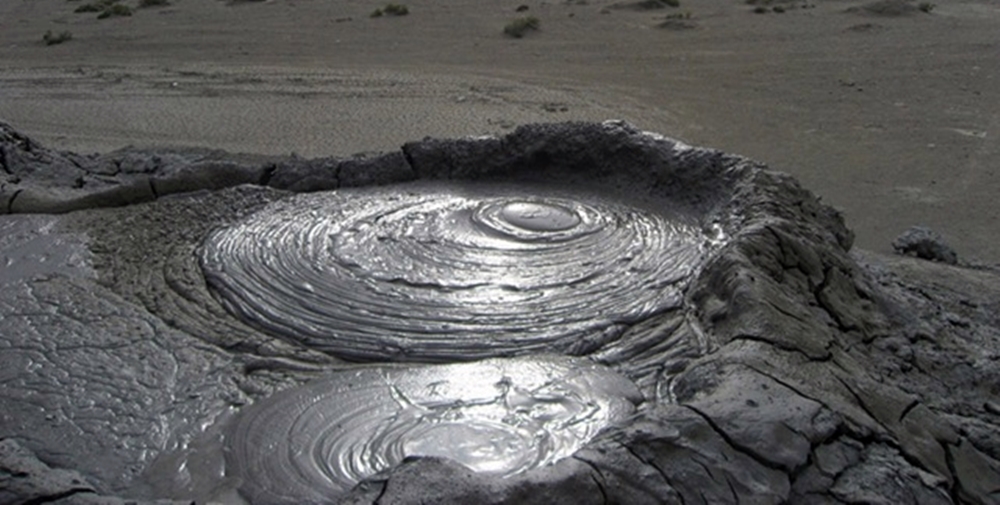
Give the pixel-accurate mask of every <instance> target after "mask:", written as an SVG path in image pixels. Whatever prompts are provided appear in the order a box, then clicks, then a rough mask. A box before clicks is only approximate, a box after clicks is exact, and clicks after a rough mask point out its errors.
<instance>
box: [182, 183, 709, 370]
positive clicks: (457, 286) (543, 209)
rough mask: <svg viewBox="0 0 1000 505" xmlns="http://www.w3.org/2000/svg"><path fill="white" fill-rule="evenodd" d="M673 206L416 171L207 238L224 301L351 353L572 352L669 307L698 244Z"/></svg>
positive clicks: (363, 357)
mask: <svg viewBox="0 0 1000 505" xmlns="http://www.w3.org/2000/svg"><path fill="white" fill-rule="evenodd" d="M706 243H707V240H706V237H705V236H704V235H703V234H702V232H701V230H700V229H699V228H698V227H697V226H695V225H693V224H691V223H690V220H684V219H682V218H680V217H679V216H676V215H671V214H669V213H665V212H659V211H655V212H654V211H650V210H646V209H643V208H639V207H634V206H632V205H629V204H627V203H623V202H622V201H620V200H615V199H611V198H607V197H599V196H594V195H592V194H583V193H579V194H578V193H571V192H566V191H555V190H552V189H551V188H548V189H546V188H538V187H527V188H526V187H523V186H519V187H507V186H503V185H495V184H491V185H481V184H474V183H466V184H461V185H457V184H440V183H438V184H431V183H423V184H412V185H408V186H395V187H392V188H364V189H354V190H342V191H337V192H326V193H313V194H307V195H298V196H294V197H291V198H289V199H286V200H283V201H281V202H277V203H276V204H273V205H272V206H270V207H269V208H267V209H265V210H263V211H262V212H260V213H258V214H255V215H253V216H250V217H249V218H248V219H245V220H244V221H242V222H240V223H237V224H236V225H234V226H231V227H229V228H225V229H222V230H219V231H217V232H216V233H214V234H213V235H211V236H210V237H209V238H208V240H207V241H206V243H205V244H204V246H203V248H202V249H201V253H200V254H201V264H202V268H203V270H204V272H205V274H206V277H207V279H208V281H209V284H210V285H211V286H212V287H213V288H214V289H215V291H216V293H217V294H218V295H220V298H221V299H222V301H223V303H224V305H226V306H227V308H228V309H229V310H230V311H232V312H234V313H236V314H238V315H240V316H241V317H243V318H245V319H248V320H250V321H251V322H253V323H254V324H255V325H257V326H259V327H261V328H263V329H265V330H266V331H269V332H270V333H272V334H275V335H277V336H279V337H282V338H285V339H288V340H292V341H296V342H300V343H302V344H304V345H306V346H308V347H310V348H314V349H319V350H323V351H325V352H329V353H332V354H334V355H337V356H340V357H343V358H346V359H351V360H360V361H425V362H426V361H448V362H450V361H468V360H475V359H483V358H489V357H496V356H511V355H523V354H531V353H538V352H555V353H563V354H572V355H582V354H587V353H590V352H593V351H595V350H597V349H600V348H601V347H602V346H604V345H605V344H606V343H607V342H609V341H611V340H613V339H615V338H617V336H618V334H619V333H620V329H621V327H622V326H623V325H628V324H631V323H635V322H637V321H641V320H643V319H645V318H647V317H649V316H651V315H654V314H657V313H660V312H663V311H665V310H669V309H673V308H677V307H678V306H679V305H680V303H681V299H682V295H681V290H682V288H683V285H684V281H685V280H686V279H687V278H688V277H689V276H690V275H691V273H692V272H693V271H694V269H695V268H696V267H697V265H699V264H700V262H701V261H702V259H703V257H704V255H705V253H706V247H707V246H706Z"/></svg>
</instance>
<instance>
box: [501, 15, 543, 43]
mask: <svg viewBox="0 0 1000 505" xmlns="http://www.w3.org/2000/svg"><path fill="white" fill-rule="evenodd" d="M540 25H541V21H539V20H538V18H536V17H534V16H528V17H524V18H517V19H515V20H513V21H511V22H510V23H507V26H504V27H503V33H504V35H506V36H508V37H514V38H515V39H519V38H521V37H524V36H525V34H527V33H528V32H529V31H534V30H538V27H539V26H540Z"/></svg>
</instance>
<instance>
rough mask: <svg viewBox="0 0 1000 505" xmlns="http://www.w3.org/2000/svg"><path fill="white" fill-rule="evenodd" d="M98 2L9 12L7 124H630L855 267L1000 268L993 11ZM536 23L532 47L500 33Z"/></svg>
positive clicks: (39, 133)
mask: <svg viewBox="0 0 1000 505" xmlns="http://www.w3.org/2000/svg"><path fill="white" fill-rule="evenodd" d="M86 1H87V0H77V1H69V2H68V1H65V0H5V1H3V2H0V119H2V120H4V121H7V122H9V123H11V124H12V125H13V126H15V127H16V128H18V129H19V130H21V131H23V132H24V133H26V134H28V135H31V136H33V137H34V138H37V139H38V140H41V141H42V142H44V143H45V144H46V145H48V146H50V147H54V148H58V149H66V150H75V151H81V152H95V151H108V150H113V149H117V148H120V147H123V146H126V145H135V146H204V147H214V148H222V149H226V150H229V151H236V152H253V153H268V154H288V153H296V154H298V155H301V156H306V157H317V156H347V155H349V154H353V153H355V152H360V151H379V150H389V149H394V148H396V147H398V146H399V145H400V144H401V143H403V142H406V141H409V140H416V139H420V138H423V137H425V136H438V137H442V136H446V137H450V136H463V135H480V134H489V133H502V132H504V131H508V130H510V129H512V128H514V127H515V126H517V125H519V124H524V123H529V122H539V121H566V120H605V119H625V120H628V121H630V122H632V123H634V124H635V125H637V126H639V127H640V128H643V129H646V130H651V131H656V132H658V133H662V134H664V135H667V136H671V137H675V138H679V139H681V140H684V141H685V142H688V143H690V144H694V145H701V146H707V147H713V148H717V149H722V150H725V151H728V152H733V153H738V154H743V155H746V156H749V157H752V158H754V159H756V160H759V161H761V162H764V163H767V164H768V165H769V166H770V167H771V168H774V169H776V170H780V171H784V172H788V173H791V174H793V175H794V176H796V177H797V178H798V179H799V180H800V181H801V182H802V184H803V185H804V186H805V187H807V188H809V189H811V190H812V191H814V192H816V193H817V194H819V195H820V196H821V197H822V198H823V200H824V201H826V202H827V203H830V204H833V205H834V206H836V207H838V208H840V209H841V210H843V211H844V214H845V216H846V218H847V223H848V226H850V227H851V228H852V229H853V230H855V232H856V233H857V245H858V246H859V247H861V248H864V249H870V250H875V251H882V252H885V251H888V250H889V249H890V242H891V240H892V239H893V238H894V237H895V236H896V235H897V234H899V233H900V232H902V231H903V230H905V229H906V228H908V227H909V226H912V225H926V226H929V227H931V228H933V229H935V230H937V231H939V232H940V233H941V234H942V235H944V237H945V239H946V240H947V241H948V242H949V243H950V244H952V245H953V246H954V247H955V249H956V250H957V251H958V253H959V256H960V258H962V259H966V260H973V261H981V262H985V263H998V262H1000V238H998V237H1000V205H997V204H996V195H998V194H1000V175H998V174H997V172H998V169H1000V142H998V141H997V137H998V136H1000V58H998V57H997V56H998V55H1000V38H998V37H997V33H1000V32H998V27H1000V5H997V4H996V2H993V1H991V0H947V1H944V0H942V1H941V2H940V3H939V4H938V5H931V4H924V5H922V7H923V9H921V5H920V4H917V3H916V2H904V1H901V0H900V1H897V0H888V1H881V2H877V3H872V2H871V1H870V0H802V1H789V0H777V1H774V0H772V2H771V3H769V4H767V5H763V4H761V3H758V4H756V5H750V4H747V3H745V2H744V0H681V2H680V6H679V7H669V6H667V7H663V6H659V7H662V8H655V7H658V6H657V5H653V4H655V2H643V3H638V2H637V3H634V4H629V3H618V4H616V3H615V0H572V1H569V2H565V1H538V0H493V1H490V2H483V1H482V0H412V1H407V2H406V6H407V7H408V11H409V13H408V14H407V15H405V16H381V17H377V18H373V17H370V14H371V13H372V12H373V11H374V10H375V9H376V8H379V7H383V6H384V5H383V4H380V3H378V2H373V1H368V0H267V1H240V2H226V1H222V0H170V3H169V4H168V5H165V6H158V7H149V8H139V7H138V5H137V4H136V3H135V2H129V1H128V0H126V1H125V2H124V3H125V4H126V5H129V6H130V7H132V9H133V15H131V16H127V17H111V18H107V19H97V15H96V14H95V13H75V12H74V11H75V10H76V9H77V8H78V7H79V6H80V5H82V4H83V3H85V2H86ZM925 11H927V12H925ZM524 16H533V17H535V18H537V19H538V28H539V29H538V30H536V31H531V32H529V33H526V35H525V36H524V37H523V38H512V37H508V36H505V35H504V33H503V28H504V26H505V25H506V24H507V23H509V22H511V21H513V20H516V19H517V18H520V17H524ZM47 31H51V32H53V33H54V34H59V33H62V32H65V31H68V32H70V33H71V34H72V39H70V40H68V41H66V42H64V43H61V44H53V45H46V43H45V42H44V41H43V34H45V33H46V32H47Z"/></svg>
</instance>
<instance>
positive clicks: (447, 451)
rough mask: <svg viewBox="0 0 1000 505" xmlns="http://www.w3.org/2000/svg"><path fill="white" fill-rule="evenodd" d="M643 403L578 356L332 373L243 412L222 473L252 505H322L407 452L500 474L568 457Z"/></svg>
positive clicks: (230, 436)
mask: <svg viewBox="0 0 1000 505" xmlns="http://www.w3.org/2000/svg"><path fill="white" fill-rule="evenodd" d="M640 400H641V396H640V394H639V392H638V391H637V390H636V388H635V385H633V384H632V383H631V382H630V381H628V380H627V379H625V378H624V377H622V376H620V375H618V374H616V373H614V372H612V371H610V370H609V369H607V368H605V367H603V366H600V365H597V364H594V363H593V362H590V361H589V360H586V359H583V358H571V357H562V356H542V357H533V358H527V357H522V358H508V359H502V358H501V359H491V360H486V361H481V362H474V363H460V364H452V365H424V366H406V367H365V368H361V369H355V370H344V371H338V372H334V373H332V374H331V375H328V376H326V377H324V378H322V379H318V380H316V381H313V382H310V383H308V384H306V385H304V386H300V387H297V388H293V389H290V390H285V391H281V392H279V393H276V394H275V395H272V396H271V397H268V398H266V399H264V400H262V401H260V402H258V403H256V404H254V405H251V406H250V407H247V408H246V409H244V410H243V411H242V412H241V413H240V416H239V418H238V419H237V420H236V422H235V423H234V425H233V426H231V428H230V429H229V431H228V433H227V436H226V440H227V442H226V445H227V451H226V462H227V463H226V464H227V473H228V474H230V475H233V476H236V477H238V478H240V479H241V480H242V484H241V485H240V491H241V493H242V494H243V495H244V496H245V497H246V498H247V499H249V500H250V502H251V503H268V504H276V503H315V502H323V503H326V502H328V501H330V500H331V499H333V498H335V497H336V496H337V495H338V494H341V493H344V492H346V491H348V490H350V489H351V488H352V487H353V486H354V485H355V484H357V483H358V482H359V481H361V480H363V479H365V478H366V477H370V476H372V475H374V474H376V473H378V472H380V471H383V470H386V469H389V468H392V467H394V466H396V465H398V464H399V463H400V462H402V461H403V459H405V458H407V457H411V456H425V457H426V456H435V457H442V458H447V459H451V460H453V461H455V462H457V463H460V464H462V465H464V466H466V467H468V468H470V469H472V470H474V471H477V472H484V473H488V474H493V475H500V476H509V475H514V474H518V473H522V472H526V471H529V470H531V469H533V468H538V467H541V466H545V465H548V464H551V463H554V462H556V461H558V460H560V459H562V458H565V457H568V456H571V455H572V454H573V453H575V452H576V451H577V450H578V449H579V448H580V447H581V446H583V445H584V444H586V443H587V442H588V441H589V440H590V439H591V438H592V437H593V436H594V435H596V434H597V432H599V431H600V430H602V429H603V428H605V427H607V426H609V425H610V424H613V423H616V422H618V421H621V420H623V419H625V418H626V417H627V416H629V415H630V414H631V413H632V412H633V411H634V409H635V404H637V403H638V402H639V401H640Z"/></svg>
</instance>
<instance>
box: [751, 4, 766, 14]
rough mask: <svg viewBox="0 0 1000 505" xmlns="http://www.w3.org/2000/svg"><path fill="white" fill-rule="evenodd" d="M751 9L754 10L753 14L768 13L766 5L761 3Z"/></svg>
mask: <svg viewBox="0 0 1000 505" xmlns="http://www.w3.org/2000/svg"><path fill="white" fill-rule="evenodd" d="M753 11H754V13H755V14H767V13H768V9H767V7H764V6H763V5H758V6H756V7H754V8H753Z"/></svg>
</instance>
